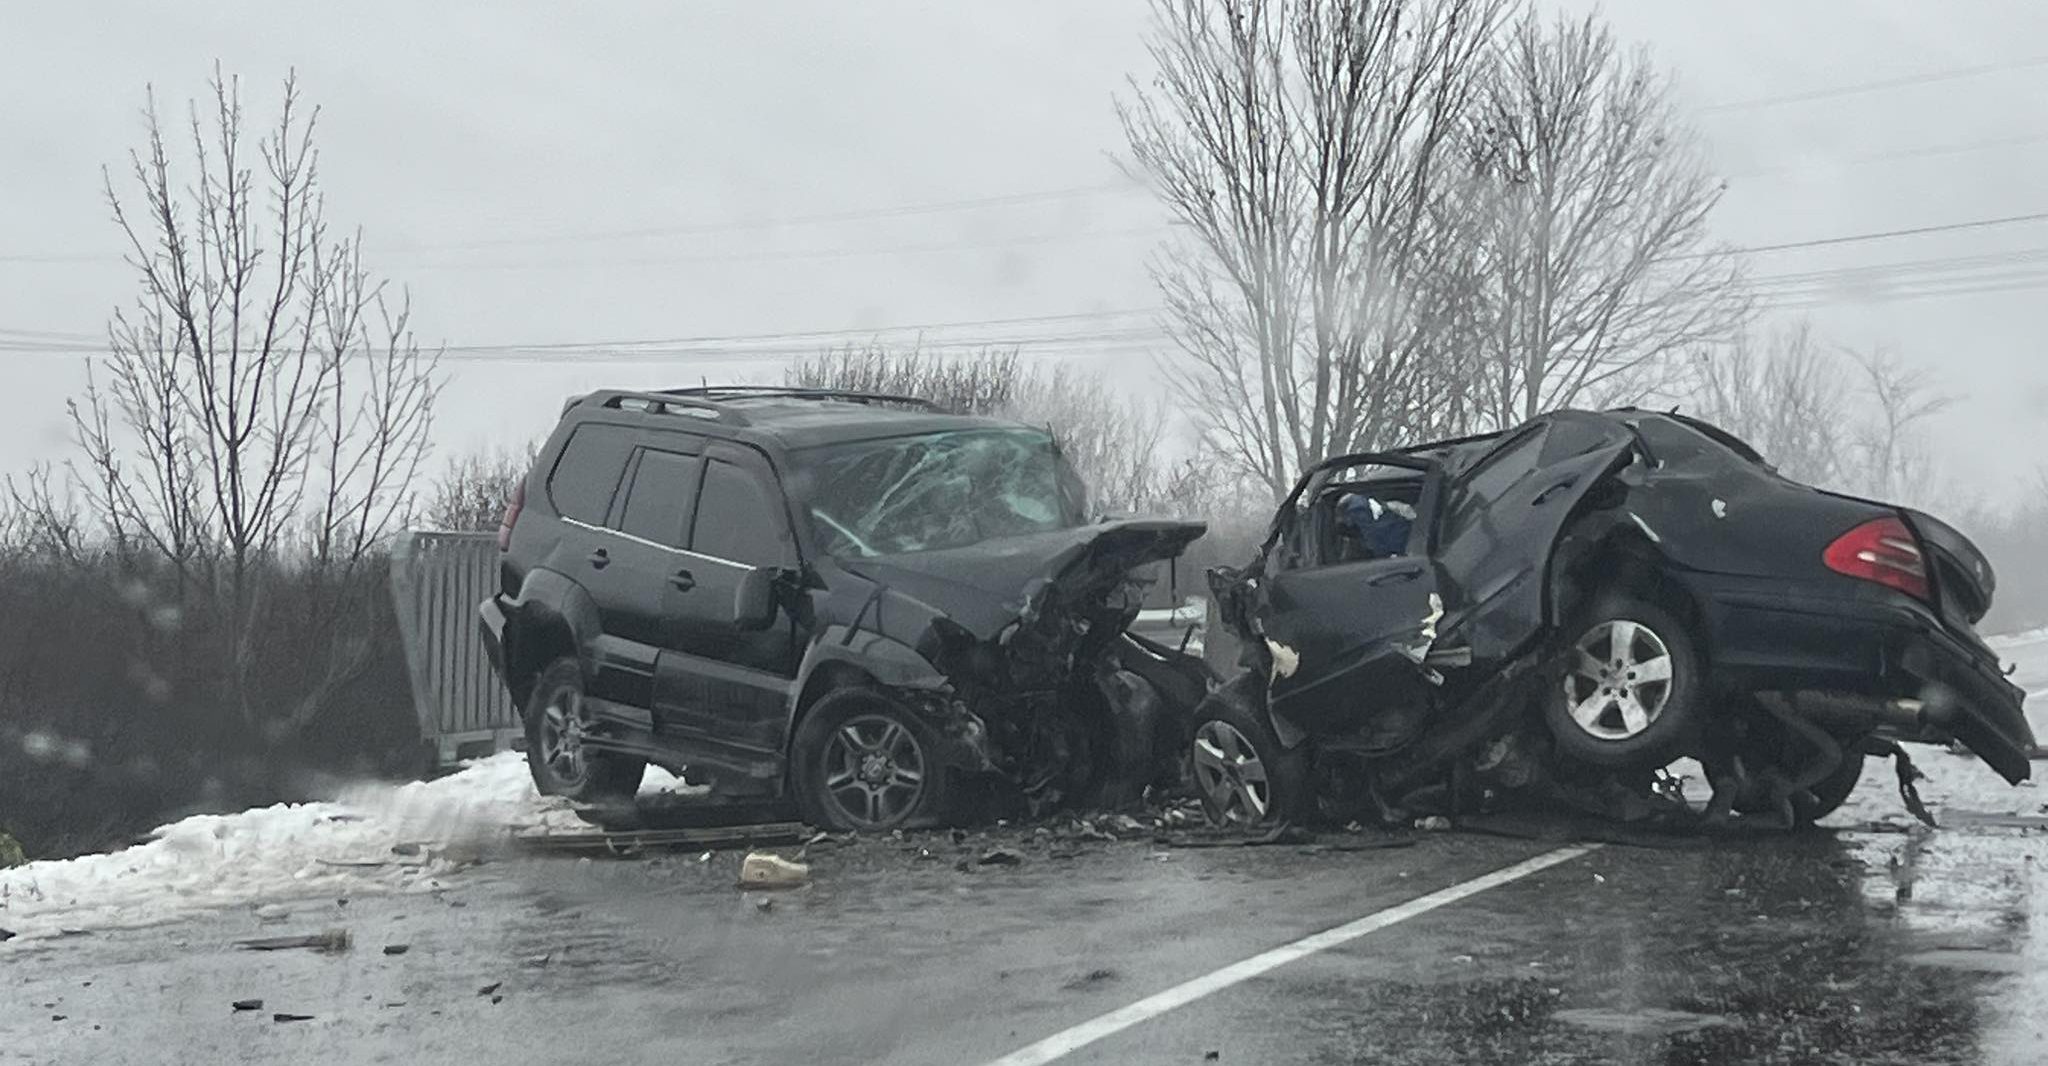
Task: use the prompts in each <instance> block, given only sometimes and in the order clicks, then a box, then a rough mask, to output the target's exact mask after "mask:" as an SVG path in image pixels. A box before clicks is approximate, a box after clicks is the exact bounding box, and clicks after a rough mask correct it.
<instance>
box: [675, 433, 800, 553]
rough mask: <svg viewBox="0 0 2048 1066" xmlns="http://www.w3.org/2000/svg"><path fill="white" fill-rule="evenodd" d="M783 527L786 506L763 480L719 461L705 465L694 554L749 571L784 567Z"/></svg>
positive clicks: (693, 539) (692, 541)
mask: <svg viewBox="0 0 2048 1066" xmlns="http://www.w3.org/2000/svg"><path fill="white" fill-rule="evenodd" d="M783 525H784V523H783V513H782V504H781V501H780V500H778V499H776V498H774V497H773V496H771V495H770V494H769V492H768V486H767V485H765V484H763V483H762V480H761V479H760V478H758V477H756V476H754V475H753V474H750V473H748V472H747V471H745V470H742V469H740V468H739V467H737V466H734V465H732V464H731V463H722V462H719V461H718V460H716V459H713V460H711V461H710V462H708V463H706V464H705V466H704V491H703V492H702V493H701V494H699V496H698V497H697V515H696V523H695V529H694V530H693V531H692V532H691V534H690V550H691V551H693V552H696V553H698V554H699V555H709V556H712V557H713V558H718V559H725V560H729V561H731V562H735V563H744V564H746V565H748V566H781V565H783V564H785V563H787V562H788V561H789V559H788V557H787V556H788V553H787V552H786V551H785V550H784V547H783Z"/></svg>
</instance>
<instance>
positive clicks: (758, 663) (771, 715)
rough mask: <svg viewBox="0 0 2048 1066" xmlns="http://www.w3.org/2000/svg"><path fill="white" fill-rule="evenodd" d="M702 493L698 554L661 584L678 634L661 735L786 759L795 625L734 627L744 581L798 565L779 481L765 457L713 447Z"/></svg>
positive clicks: (667, 668)
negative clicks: (736, 600) (760, 570)
mask: <svg viewBox="0 0 2048 1066" xmlns="http://www.w3.org/2000/svg"><path fill="white" fill-rule="evenodd" d="M706 459H707V460H708V461H707V463H706V465H705V467H704V472H703V479H702V483H701V485H700V487H699V490H698V496H697V503H696V507H695V509H694V510H695V517H694V518H693V520H692V524H691V533H690V548H689V550H688V551H687V552H685V553H683V554H682V556H681V557H680V558H679V559H678V560H677V561H676V564H675V565H672V566H671V567H670V568H669V569H668V570H666V571H663V573H664V575H665V576H664V579H663V581H662V582H661V588H662V594H663V599H664V602H665V603H666V604H667V613H668V616H669V618H670V620H671V624H672V625H673V626H674V627H675V635H674V639H673V643H672V648H673V650H672V651H671V652H670V653H669V654H665V655H664V656H663V657H662V661H661V663H660V666H659V668H658V670H657V673H658V675H659V676H658V678H657V681H656V684H655V689H656V691H655V695H656V700H657V706H658V707H659V708H660V710H661V712H662V728H663V729H665V730H669V731H673V732H674V733H676V734H678V735H679V736H681V737H685V738H687V737H698V738H702V739H704V740H706V741H709V742H713V743H719V744H722V745H729V746H737V747H740V748H745V749H749V750H754V751H759V752H763V753H771V752H772V753H780V752H781V750H782V748H783V746H784V744H785V743H786V741H787V737H786V736H785V735H784V733H785V731H786V729H787V727H788V719H789V713H788V703H789V691H790V687H791V685H793V684H794V683H795V677H796V668H797V660H798V657H797V649H796V641H795V623H794V621H793V620H792V619H791V618H790V617H789V615H788V614H787V613H786V612H783V613H779V614H778V615H777V617H776V619H775V621H774V622H773V623H771V624H770V625H769V626H768V627H767V628H766V629H759V630H745V629H741V628H740V627H739V626H738V625H737V624H735V617H734V610H733V607H734V598H735V596H736V595H737V593H738V592H739V587H740V582H741V580H742V579H743V578H745V577H746V576H747V575H748V574H749V573H751V572H752V571H754V570H756V569H758V568H762V567H772V568H777V569H780V568H791V567H794V566H795V565H796V563H797V556H796V548H795V543H794V539H793V537H792V535H791V533H790V529H789V520H788V512H787V509H786V508H785V507H784V505H783V495H782V489H781V485H780V483H779V482H778V481H777V480H776V477H775V474H774V471H773V470H772V469H771V468H770V467H769V465H768V462H767V460H766V459H765V458H763V457H762V456H761V455H760V454H759V453H758V452H754V451H753V450H751V449H747V448H742V447H738V446H735V445H727V444H722V443H721V444H714V445H712V446H711V447H710V448H709V449H708V450H707V454H706Z"/></svg>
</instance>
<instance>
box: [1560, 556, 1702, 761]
mask: <svg viewBox="0 0 2048 1066" xmlns="http://www.w3.org/2000/svg"><path fill="white" fill-rule="evenodd" d="M1568 632H1570V633H1571V634H1572V636H1571V643H1569V644H1567V645H1566V646H1565V647H1564V649H1563V652H1562V654H1563V657H1564V670H1563V677H1562V678H1561V679H1560V681H1559V683H1558V685H1557V687H1556V688H1555V689H1553V690H1552V692H1551V694H1550V696H1549V697H1548V699H1547V700H1546V701H1545V704H1544V718H1545V721H1546V722H1547V723H1548V724H1549V726H1550V732H1551V735H1552V736H1554V737H1555V738H1556V740H1557V747H1558V750H1559V751H1560V752H1561V753H1563V754H1565V755H1568V756H1570V757H1572V758H1574V759H1578V760H1580V761H1582V762H1587V763H1591V764H1593V765H1595V766H1605V767H1625V768H1640V769H1650V768H1654V767H1658V766H1663V765H1665V764H1667V763H1669V762H1670V761H1671V760H1672V759H1674V758H1676V757H1677V756H1678V755H1680V754H1683V753H1684V748H1685V746H1686V743H1687V741H1688V740H1690V739H1691V738H1692V737H1693V736H1694V735H1695V734H1696V732H1697V730H1698V726H1699V718H1700V715H1701V708H1702V706H1703V704H1704V701H1703V699H1702V696H1703V693H1704V686H1703V684H1702V682H1703V680H1704V679H1703V678H1702V676H1701V674H1702V672H1703V671H1702V664H1701V662H1700V656H1699V652H1698V650H1697V649H1696V647H1695V645H1694V643H1693V639H1692V634H1691V632H1690V631H1688V630H1687V628H1686V626H1685V624H1684V623H1682V622H1680V621H1679V620H1678V619H1677V618H1674V617H1672V615H1671V614H1670V612H1668V611H1666V610H1664V609H1663V608H1661V607H1658V606H1656V605H1655V604H1650V603H1644V602H1642V601H1640V600H1634V599H1630V598H1627V597H1622V596H1609V597H1605V598H1603V599H1600V600H1597V601H1595V603H1594V605H1593V608H1592V609H1591V610H1590V611H1587V612H1585V613H1584V615H1583V616H1582V617H1581V619H1580V621H1579V622H1577V623H1576V624H1575V625H1574V626H1572V627H1570V628H1569V629H1568Z"/></svg>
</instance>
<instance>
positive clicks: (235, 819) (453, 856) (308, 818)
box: [0, 752, 683, 939]
mask: <svg viewBox="0 0 2048 1066" xmlns="http://www.w3.org/2000/svg"><path fill="white" fill-rule="evenodd" d="M682 790H683V786H682V785H681V782H679V781H678V780H677V779H676V778H674V777H671V776H669V775H667V774H665V773H662V772H661V771H659V770H655V769H649V770H648V772H647V782H646V783H645V784H644V785H643V786H642V789H641V791H642V793H643V794H645V793H649V792H665V791H682ZM581 824H582V823H581V822H580V820H578V819H577V818H576V815H575V813H574V812H573V811H571V810H569V809H568V808H567V807H566V805H564V804H563V803H562V802H561V801H559V800H556V799H551V798H543V797H542V796H540V795H539V794H538V793H537V792H535V791H534V788H533V781H532V779H531V778H530V777H529V776H528V774H527V769H526V759H525V756H523V755H521V754H519V753H517V752H503V753H500V754H498V755H494V756H491V757H490V758H488V759H482V760H478V761H477V762H474V763H471V764H469V765H468V766H466V767H465V768H463V769H462V770H460V771H458V772H457V773H454V774H450V775H449V776H447V777H443V778H440V779H438V780H434V781H416V782H413V783H410V784H405V785H396V786H394V785H384V784H379V785H362V786H357V787H353V788H349V789H346V790H344V791H343V792H342V793H341V794H340V795H338V796H337V797H336V798H335V799H334V800H332V801H329V802H322V803H296V804H294V803H284V804H278V805H277V806H274V807H262V808H258V809H256V810H249V811H243V812H241V813H239V814H202V815H195V816H193V817H190V818H186V819H184V820H182V821H178V822H173V823H171V824H170V825H167V826H163V827H161V828H159V829H157V830H156V831H155V832H153V833H151V834H150V838H149V840H148V841H147V842H146V843H142V844H138V845H136V846H134V847H131V848H126V849H123V850H121V851H116V852H112V853H109V854H105V855H86V856H81V857H79V858H76V859H64V860H58V861H49V862H36V863H30V864H28V865H26V866H20V867H16V868H14V869H11V870H0V928H5V929H8V930H11V931H13V932H14V933H16V934H17V935H18V936H19V937H20V938H22V939H34V938H37V937H42V936H53V935H56V934H58V933H60V932H61V931H63V930H66V929H92V928H106V927H125V926H136V925H149V924H153V923H156V922H161V921H165V920H168V919H171V918H176V917H179V916H181V915H185V914H191V913H194V912H198V911H206V910H215V909H220V908H225V907H231V906H235V905H238V904H248V903H252V902H255V901H259V900H261V901H265V902H268V901H274V900H278V899H284V898H292V897H303V896H340V895H348V894H352V893H362V892H393V891H396V892H405V891H431V890H433V889H436V888H439V887H440V886H441V885H442V884H444V883H445V882H446V880H447V879H448V878H449V876H450V875H451V874H454V873H456V872H457V871H458V870H459V869H460V868H461V867H462V866H464V865H466V864H468V863H469V862H472V861H474V860H475V859H476V858H477V857H478V855H479V854H480V849H481V848H482V847H484V846H486V845H490V844H493V843H496V842H499V841H502V840H503V839H504V838H505V836H506V834H507V833H508V832H509V831H512V830H516V829H522V828H529V827H535V826H549V827H553V826H566V825H581Z"/></svg>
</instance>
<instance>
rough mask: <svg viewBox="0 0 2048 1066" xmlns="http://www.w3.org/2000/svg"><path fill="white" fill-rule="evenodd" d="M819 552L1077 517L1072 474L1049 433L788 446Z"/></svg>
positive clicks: (1037, 527) (887, 546)
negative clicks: (801, 476)
mask: <svg viewBox="0 0 2048 1066" xmlns="http://www.w3.org/2000/svg"><path fill="white" fill-rule="evenodd" d="M796 461H797V464H798V466H799V467H800V468H801V470H802V471H803V473H804V475H805V481H806V483H807V484H806V488H807V492H806V493H805V495H806V497H807V500H806V510H807V511H808V513H809V515H810V518H811V524H812V526H813V528H814V529H815V530H816V535H817V538H818V542H819V543H820V544H821V545H823V546H824V549H825V551H826V552H828V553H830V554H832V555H834V556H837V557H840V558H870V557H873V556H878V555H897V554H902V553H905V552H919V551H931V550H935V549H941V548H963V547H967V546H968V545H971V544H979V543H981V542H982V541H985V540H993V539H996V538H999V537H1013V536H1020V535H1024V534H1029V533H1043V532H1048V531H1051V530H1056V529H1068V528H1071V527H1073V526H1078V525H1081V524H1083V522H1085V521H1086V515H1085V507H1086V496H1085V494H1084V492H1083V491H1082V488H1081V483H1080V480H1079V478H1078V477H1077V476H1076V475H1075V473H1074V471H1073V469H1072V468H1071V467H1070V466H1069V465H1068V464H1067V462H1066V461H1065V460H1064V459H1063V458H1061V456H1060V454H1059V449H1058V447H1057V446H1056V445H1055V444H1054V442H1053V439H1052V437H1051V436H1049V435H1047V434H1045V433H1043V432H1039V431H1037V430H1025V429H974V430H954V431H947V432H942V433H925V434H919V435H916V436H909V437H889V438H884V439H881V440H870V441H860V442H857V443H853V444H836V445H832V446H830V447H825V448H813V449H807V450H804V451H800V452H798V453H797V454H796Z"/></svg>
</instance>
